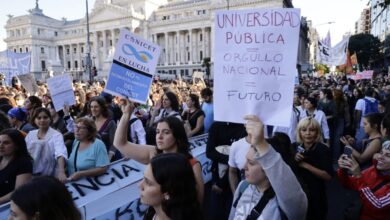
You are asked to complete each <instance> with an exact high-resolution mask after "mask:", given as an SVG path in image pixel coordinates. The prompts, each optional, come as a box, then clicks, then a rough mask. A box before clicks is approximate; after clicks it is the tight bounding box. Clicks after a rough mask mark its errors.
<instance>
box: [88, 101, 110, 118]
mask: <svg viewBox="0 0 390 220" xmlns="http://www.w3.org/2000/svg"><path fill="white" fill-rule="evenodd" d="M92 102H96V103H97V104H98V105H99V106H100V109H101V111H102V113H101V114H102V115H103V117H105V118H108V117H109V116H110V114H109V111H108V107H107V103H106V100H104V98H103V97H101V96H94V97H92V98H91V100H90V101H89V104H88V108H89V109H90V110H91V103H92Z"/></svg>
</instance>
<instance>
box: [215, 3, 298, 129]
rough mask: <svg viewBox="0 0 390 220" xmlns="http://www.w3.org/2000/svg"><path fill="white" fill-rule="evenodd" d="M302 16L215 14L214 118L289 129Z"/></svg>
mask: <svg viewBox="0 0 390 220" xmlns="http://www.w3.org/2000/svg"><path fill="white" fill-rule="evenodd" d="M299 28H300V10H299V9H294V8H289V9H268V8H263V9H254V10H237V11H234V10H229V11H218V12H216V13H215V42H214V43H215V48H214V55H215V56H214V61H215V64H214V83H215V85H214V99H213V100H214V106H215V107H214V117H215V120H216V121H225V122H235V123H244V119H243V117H244V116H245V115H247V114H254V115H257V116H259V117H260V118H261V119H262V120H263V122H264V123H265V124H267V125H277V126H289V124H290V115H291V111H292V108H291V106H292V102H293V91H294V77H295V71H296V64H297V51H298V37H299Z"/></svg>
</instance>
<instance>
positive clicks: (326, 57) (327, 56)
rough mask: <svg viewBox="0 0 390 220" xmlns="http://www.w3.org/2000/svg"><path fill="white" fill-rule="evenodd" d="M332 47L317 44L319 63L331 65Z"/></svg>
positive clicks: (319, 42)
mask: <svg viewBox="0 0 390 220" xmlns="http://www.w3.org/2000/svg"><path fill="white" fill-rule="evenodd" d="M331 62H332V57H331V47H330V45H326V44H324V43H323V42H321V41H318V42H317V63H321V64H326V65H331Z"/></svg>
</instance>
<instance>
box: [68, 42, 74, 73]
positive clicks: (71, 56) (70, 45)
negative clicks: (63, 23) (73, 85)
mask: <svg viewBox="0 0 390 220" xmlns="http://www.w3.org/2000/svg"><path fill="white" fill-rule="evenodd" d="M69 60H70V68H71V69H72V68H73V67H74V66H73V48H72V44H69Z"/></svg>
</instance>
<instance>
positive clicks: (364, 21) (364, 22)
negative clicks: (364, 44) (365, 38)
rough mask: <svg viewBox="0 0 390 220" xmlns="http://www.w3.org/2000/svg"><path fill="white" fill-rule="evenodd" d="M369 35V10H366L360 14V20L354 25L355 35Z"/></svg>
mask: <svg viewBox="0 0 390 220" xmlns="http://www.w3.org/2000/svg"><path fill="white" fill-rule="evenodd" d="M360 33H364V34H369V33H371V9H370V8H366V9H363V11H362V12H361V13H360V18H359V19H358V20H357V21H356V23H355V34H360Z"/></svg>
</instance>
